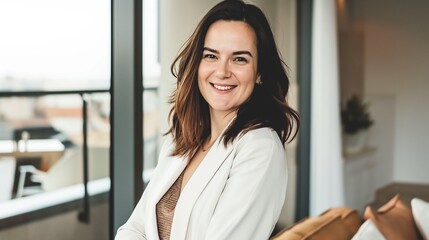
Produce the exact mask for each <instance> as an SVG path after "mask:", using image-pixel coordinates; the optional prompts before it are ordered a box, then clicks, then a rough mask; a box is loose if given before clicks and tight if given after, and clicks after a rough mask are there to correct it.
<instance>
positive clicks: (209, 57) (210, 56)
mask: <svg viewBox="0 0 429 240" xmlns="http://www.w3.org/2000/svg"><path fill="white" fill-rule="evenodd" d="M204 58H205V59H209V60H212V59H216V56H215V55H213V54H205V55H204Z"/></svg>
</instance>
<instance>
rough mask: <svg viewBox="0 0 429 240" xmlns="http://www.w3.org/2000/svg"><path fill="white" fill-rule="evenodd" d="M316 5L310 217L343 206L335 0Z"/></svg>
mask: <svg viewBox="0 0 429 240" xmlns="http://www.w3.org/2000/svg"><path fill="white" fill-rule="evenodd" d="M313 4H314V5H313V20H312V21H313V22H312V63H311V71H312V73H311V74H312V80H311V81H312V83H311V84H312V86H311V88H312V90H311V147H310V149H311V154H310V158H311V160H310V166H311V167H310V216H315V215H318V214H320V213H321V212H323V211H325V210H327V209H328V208H330V207H334V206H341V205H343V204H344V192H343V165H342V154H341V149H342V148H341V125H340V106H339V104H340V100H339V67H338V50H337V47H338V44H337V24H336V11H335V0H323V1H322V0H315V1H314V3H313Z"/></svg>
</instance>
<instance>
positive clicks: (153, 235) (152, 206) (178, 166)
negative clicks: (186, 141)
mask: <svg viewBox="0 0 429 240" xmlns="http://www.w3.org/2000/svg"><path fill="white" fill-rule="evenodd" d="M186 163H187V162H186V160H185V159H184V158H181V157H169V159H168V160H167V161H165V162H164V163H163V166H162V167H161V169H159V170H160V171H159V172H160V173H159V174H154V177H155V176H156V178H153V179H151V181H152V182H153V183H156V184H154V185H152V186H151V188H150V189H147V190H148V194H150V197H148V202H147V209H146V213H147V215H146V218H147V233H146V234H147V237H148V239H159V238H158V226H157V219H156V204H158V202H159V200H160V199H161V198H162V196H164V194H165V193H166V192H167V190H168V189H169V188H170V187H171V185H173V183H174V182H175V181H176V180H177V178H178V177H179V175H180V174H181V173H182V171H183V170H184V169H185V167H186Z"/></svg>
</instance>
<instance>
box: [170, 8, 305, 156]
mask: <svg viewBox="0 0 429 240" xmlns="http://www.w3.org/2000/svg"><path fill="white" fill-rule="evenodd" d="M218 20H226V21H243V22H245V23H247V24H248V25H249V26H251V27H252V28H253V30H254V31H255V34H256V39H257V51H258V63H257V71H258V74H259V75H260V78H261V81H262V82H263V84H262V85H256V86H255V88H254V90H253V93H252V94H251V96H250V98H249V99H248V100H247V101H246V102H244V103H243V104H242V105H241V106H239V108H238V110H237V117H236V118H235V120H234V121H233V122H232V123H231V124H230V125H229V127H228V129H226V130H225V131H224V134H223V136H222V140H223V142H224V144H225V146H226V145H227V144H228V143H230V142H232V141H233V140H234V139H235V138H236V137H237V136H238V135H239V134H244V133H246V132H248V131H250V130H252V129H257V128H262V127H270V128H272V129H274V130H275V131H276V132H277V134H278V136H279V138H280V140H281V141H282V142H283V143H285V142H286V141H288V140H292V139H293V138H294V137H295V136H296V134H297V131H298V128H299V115H298V113H297V112H296V111H295V110H293V109H292V108H291V107H290V106H289V105H288V103H287V101H286V96H287V93H288V90H289V78H288V76H287V74H286V70H285V66H286V65H285V63H284V62H283V60H282V59H281V57H280V54H279V52H278V50H277V47H276V43H275V40H274V36H273V33H272V31H271V28H270V26H269V23H268V20H267V18H266V17H265V15H264V13H263V12H262V11H261V10H260V9H259V8H258V7H256V6H254V5H252V4H246V3H244V2H243V1H241V0H226V1H222V2H220V3H218V4H217V5H215V6H214V7H213V8H212V9H210V10H209V12H208V13H207V14H206V15H205V16H204V17H203V19H202V20H201V21H200V22H199V24H198V25H197V27H196V29H195V31H194V32H193V34H192V35H191V37H190V38H189V39H188V40H187V41H186V42H185V44H184V46H183V47H182V49H181V51H180V52H179V54H178V56H177V57H176V59H175V60H174V62H173V64H172V65H171V72H172V74H173V75H174V76H175V77H176V78H177V88H176V90H174V91H173V93H172V95H171V96H170V103H172V105H173V106H172V109H171V111H170V114H169V119H170V121H171V126H170V129H169V131H168V132H167V133H166V134H172V136H173V141H174V143H175V149H174V150H173V152H172V155H174V156H176V155H179V156H186V157H192V156H193V155H194V154H195V153H196V152H197V151H198V149H199V148H200V147H202V145H203V143H204V142H205V140H207V138H208V137H209V136H210V128H211V126H210V113H209V106H208V104H207V102H206V101H205V99H204V98H203V97H202V95H201V93H200V91H199V88H198V67H199V64H200V61H201V59H202V56H203V48H204V41H205V36H206V34H207V31H208V29H209V27H210V26H211V24H213V23H214V22H216V21H218ZM294 124H296V125H294ZM294 127H295V129H296V130H295V131H294V130H293V129H294Z"/></svg>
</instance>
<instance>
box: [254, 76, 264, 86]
mask: <svg viewBox="0 0 429 240" xmlns="http://www.w3.org/2000/svg"><path fill="white" fill-rule="evenodd" d="M255 84H256V85H259V86H261V85H262V80H261V75H260V74H258V77H257V78H256V82H255Z"/></svg>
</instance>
